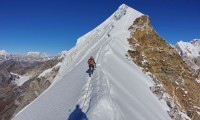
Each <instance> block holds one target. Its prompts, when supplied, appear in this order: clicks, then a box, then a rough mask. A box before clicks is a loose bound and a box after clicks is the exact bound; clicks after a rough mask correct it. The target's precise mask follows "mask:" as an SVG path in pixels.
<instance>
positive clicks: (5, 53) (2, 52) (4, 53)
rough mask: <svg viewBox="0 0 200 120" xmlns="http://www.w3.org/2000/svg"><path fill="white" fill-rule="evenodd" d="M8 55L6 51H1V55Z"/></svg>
mask: <svg viewBox="0 0 200 120" xmlns="http://www.w3.org/2000/svg"><path fill="white" fill-rule="evenodd" d="M7 54H8V53H7V52H6V51H5V50H0V55H7Z"/></svg>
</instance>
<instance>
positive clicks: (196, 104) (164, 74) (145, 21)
mask: <svg viewBox="0 0 200 120" xmlns="http://www.w3.org/2000/svg"><path fill="white" fill-rule="evenodd" d="M129 30H130V31H131V37H130V38H129V39H128V41H129V44H130V45H131V47H132V50H129V51H128V54H129V55H130V56H131V57H132V58H133V61H134V62H135V63H136V64H138V65H139V66H141V67H143V68H144V69H143V71H144V72H151V73H152V74H153V75H154V76H155V77H156V78H157V79H158V80H159V81H160V82H161V83H162V85H163V86H164V88H165V89H166V91H167V92H168V93H169V95H170V96H171V97H172V98H173V99H174V101H175V103H176V105H177V106H178V108H179V109H180V110H181V111H182V112H184V113H186V114H187V115H188V116H189V117H190V118H192V119H193V120H197V119H200V115H199V114H198V112H200V101H199V99H200V92H199V83H197V82H196V81H195V79H196V77H195V76H194V72H193V71H191V69H190V68H189V67H188V65H187V64H186V63H185V62H184V61H183V60H182V58H181V57H180V56H179V54H178V52H177V51H176V50H175V49H174V48H173V47H171V46H170V45H168V44H167V43H166V42H165V41H164V40H163V39H162V38H161V37H159V35H158V33H156V31H155V30H154V28H153V27H152V25H151V24H150V21H149V17H148V16H141V17H140V18H137V19H136V20H135V21H134V23H133V25H132V26H131V27H130V28H129ZM173 109H174V108H173ZM171 110H172V109H171ZM174 117H175V116H174ZM174 117H172V118H173V119H179V118H178V117H177V118H174Z"/></svg>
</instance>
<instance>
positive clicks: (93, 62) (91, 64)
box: [88, 56, 96, 76]
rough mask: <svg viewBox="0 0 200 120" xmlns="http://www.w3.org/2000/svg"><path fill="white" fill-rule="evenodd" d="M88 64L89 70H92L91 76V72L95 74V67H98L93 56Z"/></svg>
mask: <svg viewBox="0 0 200 120" xmlns="http://www.w3.org/2000/svg"><path fill="white" fill-rule="evenodd" d="M88 66H89V70H90V74H89V75H90V76H91V74H93V71H94V68H96V63H95V61H94V58H93V57H92V56H91V57H90V59H89V60H88Z"/></svg>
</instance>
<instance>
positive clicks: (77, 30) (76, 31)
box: [0, 0, 200, 55]
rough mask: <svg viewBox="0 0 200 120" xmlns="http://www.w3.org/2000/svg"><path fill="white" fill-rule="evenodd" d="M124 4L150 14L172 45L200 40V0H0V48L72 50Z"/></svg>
mask: <svg viewBox="0 0 200 120" xmlns="http://www.w3.org/2000/svg"><path fill="white" fill-rule="evenodd" d="M122 3H125V4H127V5H128V6H130V7H132V8H134V9H136V10H138V11H140V12H142V13H143V14H147V15H149V16H150V20H151V23H152V25H153V26H154V27H155V29H156V31H157V32H158V33H159V34H160V35H161V37H163V38H164V39H165V40H166V41H167V42H168V43H170V44H175V43H176V42H177V41H180V40H184V41H190V40H192V39H194V38H200V12H199V11H200V0H84V1H83V0H0V50H1V49H5V50H6V51H8V52H10V53H21V54H25V53H26V52H28V51H39V52H45V53H48V54H50V55H56V54H57V53H59V52H61V51H63V50H69V49H70V48H72V47H73V46H74V45H75V43H76V40H77V38H79V37H80V36H82V35H84V34H85V33H87V32H89V31H90V30H92V29H93V28H95V27H96V26H98V25H99V24H100V23H102V22H103V21H104V20H105V19H107V18H108V17H109V16H110V15H111V14H112V13H113V12H114V11H115V10H116V9H117V8H118V7H119V6H120V5H121V4H122Z"/></svg>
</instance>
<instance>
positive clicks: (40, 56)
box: [0, 50, 67, 62]
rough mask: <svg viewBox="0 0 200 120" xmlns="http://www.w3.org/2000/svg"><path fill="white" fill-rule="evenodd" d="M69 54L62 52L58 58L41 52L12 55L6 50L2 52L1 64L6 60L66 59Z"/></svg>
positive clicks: (0, 56)
mask: <svg viewBox="0 0 200 120" xmlns="http://www.w3.org/2000/svg"><path fill="white" fill-rule="evenodd" d="M66 54H67V51H62V52H61V53H59V54H58V55H57V56H49V55H47V54H46V53H41V52H28V53H27V54H25V55H23V54H11V53H8V52H6V51H5V50H0V62H4V61H6V60H11V59H12V60H16V61H28V62H34V61H47V60H52V59H54V58H59V59H61V58H64V57H65V56H66Z"/></svg>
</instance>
